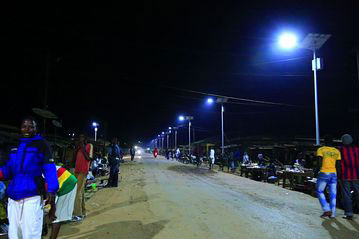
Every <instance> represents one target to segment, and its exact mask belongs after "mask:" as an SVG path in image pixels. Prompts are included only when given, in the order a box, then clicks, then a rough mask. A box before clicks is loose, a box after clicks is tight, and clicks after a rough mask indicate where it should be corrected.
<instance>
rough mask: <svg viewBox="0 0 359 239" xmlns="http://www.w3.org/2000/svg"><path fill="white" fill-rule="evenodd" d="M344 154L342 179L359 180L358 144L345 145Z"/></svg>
mask: <svg viewBox="0 0 359 239" xmlns="http://www.w3.org/2000/svg"><path fill="white" fill-rule="evenodd" d="M340 152H341V154H342V179H343V180H359V148H358V147H357V146H343V147H341V149H340Z"/></svg>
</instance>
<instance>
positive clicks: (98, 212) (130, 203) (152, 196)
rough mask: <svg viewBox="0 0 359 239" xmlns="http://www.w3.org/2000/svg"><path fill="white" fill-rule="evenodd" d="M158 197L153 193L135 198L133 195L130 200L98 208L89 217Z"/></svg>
mask: <svg viewBox="0 0 359 239" xmlns="http://www.w3.org/2000/svg"><path fill="white" fill-rule="evenodd" d="M156 197H157V196H156V195H151V196H149V197H148V196H147V195H143V196H141V197H137V198H133V197H132V196H131V197H130V199H129V200H128V201H125V202H120V203H113V204H111V205H109V206H108V207H105V208H103V209H101V210H97V211H94V212H91V213H89V214H88V216H87V217H88V218H91V217H94V216H98V215H100V214H103V213H106V212H107V211H110V210H114V209H116V208H121V207H126V206H129V205H132V204H136V203H144V202H147V201H149V200H151V199H153V198H156Z"/></svg>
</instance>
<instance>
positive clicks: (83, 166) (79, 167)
mask: <svg viewBox="0 0 359 239" xmlns="http://www.w3.org/2000/svg"><path fill="white" fill-rule="evenodd" d="M85 150H86V153H87V155H88V157H90V158H91V157H92V156H93V146H92V144H86V149H85ZM90 163H91V162H90V161H89V160H86V158H85V156H84V154H83V152H82V150H77V152H76V166H75V173H85V174H87V173H88V171H89V169H90Z"/></svg>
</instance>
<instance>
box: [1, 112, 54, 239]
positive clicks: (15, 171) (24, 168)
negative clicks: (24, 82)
mask: <svg viewBox="0 0 359 239" xmlns="http://www.w3.org/2000/svg"><path fill="white" fill-rule="evenodd" d="M21 134H22V137H21V138H20V142H19V144H18V146H17V147H14V148H12V149H11V151H10V154H9V160H8V161H7V163H6V164H5V165H4V166H2V167H0V179H1V180H10V183H9V186H8V189H7V195H8V197H9V200H8V219H9V224H10V225H9V232H8V236H9V238H11V239H18V238H23V239H40V238H41V234H42V227H43V215H44V213H43V197H44V196H43V195H44V194H47V196H46V204H50V206H51V209H50V212H49V218H50V220H51V221H53V220H54V219H55V213H56V206H55V195H56V192H57V190H58V188H59V183H58V181H57V175H56V167H55V163H54V159H53V158H52V154H51V151H50V148H49V146H48V144H47V142H46V141H45V139H44V138H43V137H42V136H41V135H39V134H37V122H36V120H35V119H34V118H32V117H27V118H25V119H24V120H23V121H22V123H21ZM42 175H44V176H45V179H44V178H43V176H42ZM45 184H46V185H47V190H46V188H45ZM46 191H47V192H46Z"/></svg>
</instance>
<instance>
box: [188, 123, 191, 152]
mask: <svg viewBox="0 0 359 239" xmlns="http://www.w3.org/2000/svg"><path fill="white" fill-rule="evenodd" d="M188 155H189V156H191V120H188Z"/></svg>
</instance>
